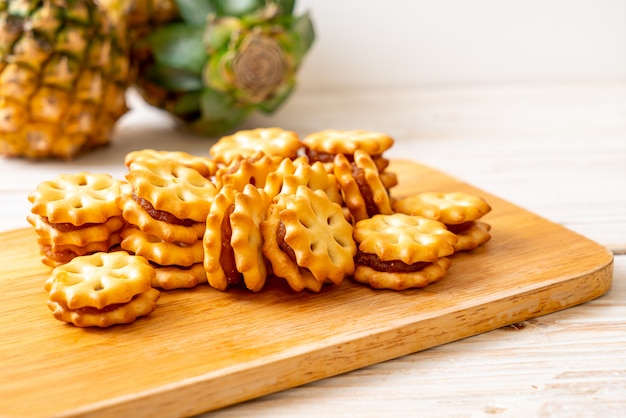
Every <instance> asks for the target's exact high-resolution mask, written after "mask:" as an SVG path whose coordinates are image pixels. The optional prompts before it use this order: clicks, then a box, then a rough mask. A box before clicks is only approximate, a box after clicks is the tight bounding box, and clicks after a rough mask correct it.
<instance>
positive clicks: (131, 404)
mask: <svg viewBox="0 0 626 418" xmlns="http://www.w3.org/2000/svg"><path fill="white" fill-rule="evenodd" d="M391 169H392V170H394V171H396V172H397V173H398V174H399V178H400V186H398V188H397V189H396V190H394V194H395V195H396V196H401V195H405V194H408V193H412V192H418V191H426V190H442V191H453V190H462V191H467V192H471V193H476V194H480V195H482V196H483V197H485V198H486V199H487V200H488V201H489V203H490V204H491V205H492V208H493V210H492V212H491V213H489V214H488V215H487V216H486V217H485V218H484V220H485V221H486V222H488V223H490V224H491V225H492V235H493V237H492V239H491V241H490V242H488V243H487V244H486V245H485V246H483V247H481V248H479V249H477V250H475V251H473V252H471V253H463V254H456V255H454V256H453V258H452V260H453V264H452V267H451V268H450V270H449V272H448V275H447V276H446V278H445V279H444V280H442V281H441V282H439V283H436V284H434V285H431V286H429V287H427V288H425V289H421V290H419V289H416V290H408V291H403V292H393V291H376V290H372V289H369V288H367V287H365V286H362V285H358V284H355V283H353V282H351V281H345V282H344V283H343V284H342V285H341V286H338V287H328V288H326V289H324V291H323V292H321V293H320V294H311V293H307V292H303V293H293V292H291V291H290V290H289V289H288V288H287V287H286V286H284V285H283V284H282V283H280V282H274V283H273V284H271V285H269V286H268V287H267V288H266V289H264V290H263V291H262V292H260V293H259V294H250V293H248V292H244V291H237V290H229V291H228V292H219V291H216V290H213V289H210V288H208V287H206V286H201V287H198V288H196V289H193V290H184V291H183V290H181V291H172V292H163V294H162V296H161V298H160V299H159V303H158V307H157V309H156V310H155V312H154V313H153V314H152V315H150V316H149V317H147V318H143V319H140V320H138V321H136V322H135V323H133V324H131V325H128V326H116V327H112V328H109V329H105V330H100V329H79V328H76V327H73V326H70V325H66V324H63V323H61V322H59V321H56V320H55V319H53V318H52V315H51V313H50V312H49V311H48V308H47V307H46V304H45V301H46V294H45V292H44V291H43V290H42V287H43V282H44V280H45V278H46V275H47V272H48V269H47V268H46V267H44V266H42V265H41V264H40V263H39V256H38V249H37V246H36V240H35V235H34V232H33V231H31V230H29V229H20V230H15V231H10V232H4V233H2V234H0V237H1V239H0V265H2V266H3V268H2V272H0V282H1V284H2V289H3V291H2V292H0V315H1V317H2V323H1V325H0V335H2V342H3V344H2V345H1V346H0V376H1V379H0V399H2V411H0V414H2V415H3V416H4V415H6V416H12V417H28V416H50V415H55V416H79V415H84V414H87V413H89V414H90V415H91V416H112V415H113V416H131V415H135V414H137V413H138V412H140V413H141V415H143V416H149V415H158V416H169V415H178V416H180V415H191V414H195V413H200V412H203V411H208V410H212V409H217V408H220V407H223V406H226V405H230V404H234V403H238V402H241V401H244V400H246V399H252V398H255V397H258V396H261V395H264V394H268V393H272V392H276V391H279V390H282V389H286V388H289V387H294V386H297V385H301V384H303V383H307V382H311V381H314V380H318V379H323V378H325V377H328V376H332V375H336V374H339V373H343V372H346V371H349V370H354V369H358V368H361V367H364V366H367V365H371V364H375V363H378V362H382V361H385V360H388V359H391V358H396V357H399V356H402V355H405V354H408V353H413V352H417V351H420V350H424V349H426V348H430V347H434V346H437V345H440V344H444V343H447V342H450V341H454V340H458V339H461V338H465V337H468V336H471V335H475V334H479V333H482V332H485V331H489V330H493V329H496V328H499V327H502V326H505V325H509V324H514V323H517V322H520V321H524V320H528V319H531V318H534V317H537V316H540V315H544V314H547V313H550V312H554V311H558V310H562V309H565V308H569V307H572V306H575V305H577V304H580V303H582V302H585V301H587V300H591V299H594V298H596V297H598V296H600V295H602V294H604V293H605V292H607V291H608V290H609V288H610V286H611V281H612V267H613V255H612V254H611V253H610V252H609V251H607V250H606V249H605V248H604V247H602V246H600V245H598V244H596V243H595V242H593V241H590V240H589V239H587V238H584V237H582V236H581V235H579V234H577V233H574V232H572V231H570V230H568V229H566V228H564V227H562V226H560V225H557V224H554V223H552V222H550V221H548V220H546V219H544V218H542V217H540V216H537V215H535V214H533V213H531V212H528V211H526V210H524V209H522V208H520V207H518V206H516V205H513V204H510V203H508V202H506V201H504V200H502V199H500V198H498V197H496V196H493V195H489V194H487V193H484V192H482V191H481V190H478V189H476V188H474V187H472V186H470V185H468V184H466V183H464V182H462V181H460V180H458V179H455V178H452V177H449V176H447V175H445V174H443V173H441V172H438V171H435V170H433V169H431V168H429V167H426V166H423V165H418V164H414V163H410V162H400V161H394V162H393V164H392V166H391Z"/></svg>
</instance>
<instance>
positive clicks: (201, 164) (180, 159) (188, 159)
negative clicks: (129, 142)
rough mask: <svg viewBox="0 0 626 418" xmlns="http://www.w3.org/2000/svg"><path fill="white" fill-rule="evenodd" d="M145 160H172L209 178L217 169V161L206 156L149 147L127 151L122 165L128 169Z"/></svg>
mask: <svg viewBox="0 0 626 418" xmlns="http://www.w3.org/2000/svg"><path fill="white" fill-rule="evenodd" d="M145 160H156V161H173V162H175V163H176V164H180V165H183V166H185V167H189V168H193V169H194V170H196V171H197V172H198V173H200V175H201V176H202V177H206V178H210V177H211V176H213V175H214V174H215V172H216V171H217V163H216V162H215V161H213V160H211V159H210V158H208V157H201V156H197V155H192V154H189V153H187V152H183V151H160V150H155V149H151V148H146V149H142V150H136V151H131V152H129V153H128V154H126V157H125V158H124V165H126V167H128V168H129V169H130V168H131V166H132V165H133V163H134V162H135V161H145Z"/></svg>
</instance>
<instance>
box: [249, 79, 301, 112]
mask: <svg viewBox="0 0 626 418" xmlns="http://www.w3.org/2000/svg"><path fill="white" fill-rule="evenodd" d="M295 87H296V83H295V82H293V81H292V82H291V83H289V84H286V85H284V86H282V87H281V89H280V90H278V91H276V93H275V94H274V96H273V97H272V98H270V99H269V100H266V101H264V102H262V103H259V105H258V109H259V110H260V111H261V112H263V113H267V114H271V113H274V112H275V111H276V110H277V109H278V108H279V107H280V106H281V105H282V104H283V103H285V101H287V98H288V97H289V96H290V95H291V93H292V92H293V90H294V89H295Z"/></svg>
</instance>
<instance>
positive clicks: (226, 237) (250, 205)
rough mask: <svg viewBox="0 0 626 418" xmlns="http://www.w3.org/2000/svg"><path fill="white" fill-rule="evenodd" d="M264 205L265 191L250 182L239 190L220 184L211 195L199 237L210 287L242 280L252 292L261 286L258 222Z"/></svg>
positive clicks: (266, 201) (264, 270)
mask: <svg viewBox="0 0 626 418" xmlns="http://www.w3.org/2000/svg"><path fill="white" fill-rule="evenodd" d="M268 205H269V199H268V198H267V195H266V194H265V192H264V191H263V190H260V189H258V188H256V187H255V186H252V185H251V184H247V185H246V186H245V187H244V189H243V191H241V192H240V191H238V190H235V189H234V188H232V187H231V186H228V185H227V186H224V187H223V188H222V189H221V190H220V192H219V193H218V195H217V196H216V197H215V199H214V202H213V205H212V207H211V211H210V212H209V215H208V216H207V221H206V231H205V234H204V239H203V245H204V267H205V270H206V274H207V279H208V282H209V284H210V285H211V286H212V287H214V288H216V289H219V290H226V288H227V287H228V286H230V285H237V284H240V283H242V284H244V285H245V287H246V288H248V289H249V290H252V291H253V292H258V291H259V290H261V289H262V288H263V286H264V285H265V280H266V277H267V268H266V265H265V259H264V257H263V254H262V252H261V247H262V245H263V242H262V241H263V240H262V237H261V231H260V229H259V226H260V224H261V222H262V221H263V219H264V217H265V213H266V211H267V207H268Z"/></svg>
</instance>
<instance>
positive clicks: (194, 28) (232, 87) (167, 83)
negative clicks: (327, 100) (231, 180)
mask: <svg viewBox="0 0 626 418" xmlns="http://www.w3.org/2000/svg"><path fill="white" fill-rule="evenodd" d="M294 5H295V1H294V0H247V1H243V2H242V1H240V0H196V1H182V0H177V6H178V12H179V13H180V16H181V18H182V20H180V21H173V22H169V23H167V24H165V25H163V26H161V27H160V28H158V29H156V30H155V31H153V32H152V33H150V34H149V35H147V36H146V37H143V38H140V39H138V40H137V45H138V48H139V49H141V50H142V51H144V52H147V53H148V54H146V55H145V56H144V57H143V59H142V60H140V62H139V71H138V78H137V81H136V85H137V89H138V91H139V92H140V94H141V95H142V97H143V98H144V99H145V100H146V102H148V103H149V104H151V105H153V106H156V107H159V108H161V109H164V110H166V111H168V112H169V113H170V114H171V115H173V116H174V118H175V119H176V120H178V121H179V122H181V124H182V125H183V126H185V127H187V128H190V129H191V130H192V131H195V132H197V133H199V134H201V135H207V136H218V135H221V134H224V133H227V132H231V131H232V130H234V129H235V128H236V127H237V126H238V125H239V124H240V123H242V122H243V121H244V120H245V119H246V117H247V116H248V115H249V114H250V113H252V112H253V111H256V110H260V111H262V112H265V113H272V112H274V111H275V110H276V109H277V108H278V107H279V106H280V105H281V104H282V103H283V102H284V101H285V100H286V99H287V98H288V97H289V95H290V94H291V92H292V91H293V89H294V87H295V84H296V73H297V71H298V69H299V67H300V64H301V62H302V60H303V58H304V56H305V55H306V53H307V52H308V50H309V48H310V47H311V45H312V43H313V41H314V38H315V33H314V28H313V24H312V22H311V19H310V17H309V15H308V14H307V13H305V14H303V15H301V16H295V15H294Z"/></svg>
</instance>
